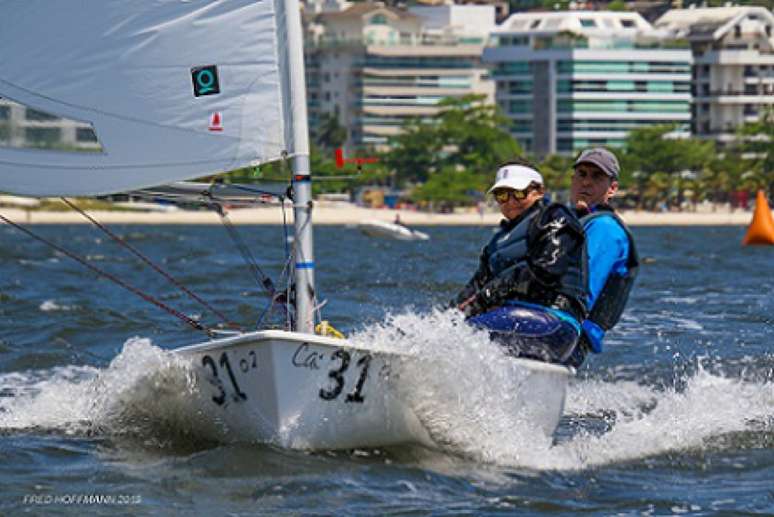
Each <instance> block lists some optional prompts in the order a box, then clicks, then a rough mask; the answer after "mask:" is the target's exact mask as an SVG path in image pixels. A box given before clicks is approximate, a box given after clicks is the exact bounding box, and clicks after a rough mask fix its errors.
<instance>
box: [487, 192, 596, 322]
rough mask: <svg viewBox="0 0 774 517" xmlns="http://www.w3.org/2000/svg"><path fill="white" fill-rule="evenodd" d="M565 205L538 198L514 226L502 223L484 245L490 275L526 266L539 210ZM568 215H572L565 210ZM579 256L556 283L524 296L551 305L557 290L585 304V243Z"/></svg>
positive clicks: (507, 272)
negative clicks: (529, 243) (544, 290)
mask: <svg viewBox="0 0 774 517" xmlns="http://www.w3.org/2000/svg"><path fill="white" fill-rule="evenodd" d="M556 207H561V208H562V210H563V211H564V210H566V207H564V206H563V205H559V204H551V205H545V204H544V203H542V202H540V203H539V204H538V203H536V204H535V205H533V208H532V210H531V211H529V212H528V213H526V214H525V215H524V217H523V219H521V220H520V221H519V222H518V223H517V224H516V225H515V226H512V227H511V226H509V225H505V226H504V227H503V228H501V229H500V230H499V231H498V232H497V233H496V234H495V235H494V237H492V239H491V240H490V241H489V243H488V244H487V245H486V246H485V252H486V254H487V258H488V260H487V266H488V267H489V271H490V272H491V274H492V277H493V278H497V277H509V276H511V275H513V273H514V271H516V270H517V269H521V268H523V267H525V266H526V262H527V257H528V256H529V253H528V251H529V250H528V241H529V235H530V232H539V231H540V228H539V223H540V221H541V219H542V216H543V214H544V213H545V211H546V210H548V209H550V208H556ZM567 215H568V217H573V218H574V217H575V216H574V215H572V214H570V213H569V212H568V213H567ZM580 253H581V254H582V256H581V257H580V260H578V263H579V265H578V267H569V268H567V271H565V272H564V274H563V275H562V276H561V277H560V278H559V279H558V281H557V283H556V286H555V287H552V288H551V289H550V290H546V292H545V293H539V294H537V296H538V298H537V299H530V300H525V301H529V302H533V303H538V304H541V305H546V306H551V305H552V304H553V301H554V299H555V298H556V295H557V294H561V295H564V296H566V297H567V298H570V299H571V300H574V301H575V302H576V303H577V305H578V307H582V308H584V310H585V306H586V301H585V297H586V282H587V271H586V267H587V260H586V253H585V246H584V247H583V248H582V249H581V250H580Z"/></svg>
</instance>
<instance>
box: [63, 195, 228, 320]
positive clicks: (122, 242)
mask: <svg viewBox="0 0 774 517" xmlns="http://www.w3.org/2000/svg"><path fill="white" fill-rule="evenodd" d="M60 199H61V200H62V201H64V202H65V204H67V206H69V207H70V208H72V209H73V210H75V211H76V212H78V213H79V214H81V215H82V216H83V217H85V218H86V219H88V220H89V221H90V222H91V223H92V224H93V225H94V226H96V227H97V228H99V229H100V230H102V231H103V232H104V233H105V234H107V235H108V236H109V237H110V238H111V239H113V240H114V241H115V242H117V243H118V244H120V245H121V246H123V247H125V248H126V249H128V250H129V251H130V252H131V253H132V254H133V255H134V256H135V257H137V258H139V259H140V260H142V261H143V262H144V263H145V264H146V265H148V266H150V267H151V268H152V269H153V270H154V271H156V272H157V273H158V274H160V275H161V276H163V277H164V278H166V279H167V281H169V282H170V283H171V284H172V285H174V286H175V287H177V288H178V289H180V290H181V291H183V292H184V293H185V294H187V295H188V296H189V297H190V298H192V299H193V300H194V301H196V302H198V303H199V304H201V305H202V306H203V307H205V308H206V309H208V310H209V311H210V312H212V313H213V314H215V315H216V316H217V317H218V318H220V320H221V321H222V322H223V323H225V324H226V326H228V327H231V328H235V329H238V328H239V325H237V324H236V323H233V322H231V321H229V319H228V318H226V316H224V315H223V314H222V313H221V312H220V311H218V310H217V309H215V308H214V307H212V306H211V305H210V304H209V303H207V302H206V301H205V300H203V299H202V298H200V297H199V296H197V295H196V294H195V293H193V292H192V291H191V290H189V289H188V288H187V287H186V286H184V285H183V284H182V283H180V282H179V281H178V280H176V279H175V278H174V277H173V276H172V275H170V274H169V273H167V272H166V271H164V270H163V269H161V267H159V266H158V265H156V264H155V263H154V262H153V261H151V260H150V259H149V258H147V257H146V256H145V255H143V254H142V253H140V252H139V251H138V250H137V249H135V248H134V247H132V245H131V244H129V243H128V242H126V241H125V240H124V239H122V238H121V237H119V236H118V235H116V234H114V233H113V232H112V231H110V229H108V228H107V227H106V226H104V225H103V224H102V223H100V222H99V221H97V220H96V219H94V218H93V217H92V216H90V215H89V214H88V213H86V212H85V211H84V210H83V209H81V208H80V207H78V206H77V205H75V203H73V202H72V201H70V200H69V199H67V198H64V197H62V198H60Z"/></svg>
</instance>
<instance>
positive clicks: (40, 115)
mask: <svg viewBox="0 0 774 517" xmlns="http://www.w3.org/2000/svg"><path fill="white" fill-rule="evenodd" d="M24 117H25V118H26V119H27V120H35V121H41V122H43V121H47V120H57V119H58V118H59V117H57V116H55V115H51V114H50V113H45V112H43V111H38V110H36V109H33V108H27V111H26V113H25V115H24Z"/></svg>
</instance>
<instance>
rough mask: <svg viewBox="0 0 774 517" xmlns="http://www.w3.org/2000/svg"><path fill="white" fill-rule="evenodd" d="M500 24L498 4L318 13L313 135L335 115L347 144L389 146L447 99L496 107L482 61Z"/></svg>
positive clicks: (312, 70) (313, 35) (311, 86)
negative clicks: (479, 100) (481, 99)
mask: <svg viewBox="0 0 774 517" xmlns="http://www.w3.org/2000/svg"><path fill="white" fill-rule="evenodd" d="M493 27H494V8H493V7H492V6H477V5H471V6H462V5H441V6H423V7H417V8H415V10H409V11H406V10H402V9H396V8H392V7H387V6H384V5H382V4H378V3H359V4H355V5H353V6H351V7H349V8H347V9H345V10H343V11H340V12H323V13H322V14H319V15H317V16H316V17H315V18H314V20H312V21H310V23H309V24H308V25H307V35H308V36H307V48H306V50H305V52H306V63H307V88H308V98H309V120H310V130H311V132H312V134H313V135H315V134H316V133H317V132H318V131H319V130H320V128H321V125H322V124H323V123H324V121H326V120H329V118H330V117H332V116H335V117H336V118H337V119H338V123H339V125H340V126H342V127H344V128H346V129H347V140H346V146H347V147H354V148H358V147H363V146H375V147H377V148H381V147H383V146H385V145H386V144H387V142H388V139H389V137H390V136H393V135H397V134H399V133H400V131H401V126H402V125H403V124H404V123H405V122H406V121H407V120H408V119H410V118H412V117H419V118H422V117H430V116H432V115H435V114H436V113H438V111H439V109H440V108H439V107H438V103H439V102H440V101H441V100H442V99H444V98H446V97H462V96H464V95H468V94H481V95H484V96H485V97H486V99H487V102H490V103H492V102H494V84H493V83H492V81H491V79H490V78H489V74H488V71H487V68H486V67H485V66H484V65H483V64H482V63H481V53H482V50H483V48H484V44H485V41H486V38H487V36H488V34H489V32H490V31H491V30H492V28H493Z"/></svg>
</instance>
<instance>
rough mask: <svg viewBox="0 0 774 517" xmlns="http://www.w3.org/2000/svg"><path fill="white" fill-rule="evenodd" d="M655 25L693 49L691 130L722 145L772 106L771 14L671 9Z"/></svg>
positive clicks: (756, 9) (773, 45) (733, 9)
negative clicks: (683, 39) (739, 129)
mask: <svg viewBox="0 0 774 517" xmlns="http://www.w3.org/2000/svg"><path fill="white" fill-rule="evenodd" d="M655 27H656V28H658V29H661V30H663V31H665V32H668V33H670V34H671V35H672V36H673V37H682V38H687V40H688V41H689V42H690V44H691V50H692V51H693V85H694V92H693V120H692V129H693V132H694V133H695V134H696V135H697V136H699V137H703V138H714V139H716V140H718V141H719V142H720V143H723V142H727V141H729V140H733V139H734V138H735V131H736V128H737V127H739V126H740V125H741V124H743V123H745V122H754V121H756V120H758V118H759V117H760V115H761V113H762V112H763V110H765V109H767V108H770V109H771V108H774V34H773V32H774V14H772V13H771V11H769V10H768V9H766V8H765V7H717V8H694V9H674V10H671V11H669V12H667V13H666V14H664V15H663V16H662V17H661V18H659V19H658V20H657V21H656V23H655Z"/></svg>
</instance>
